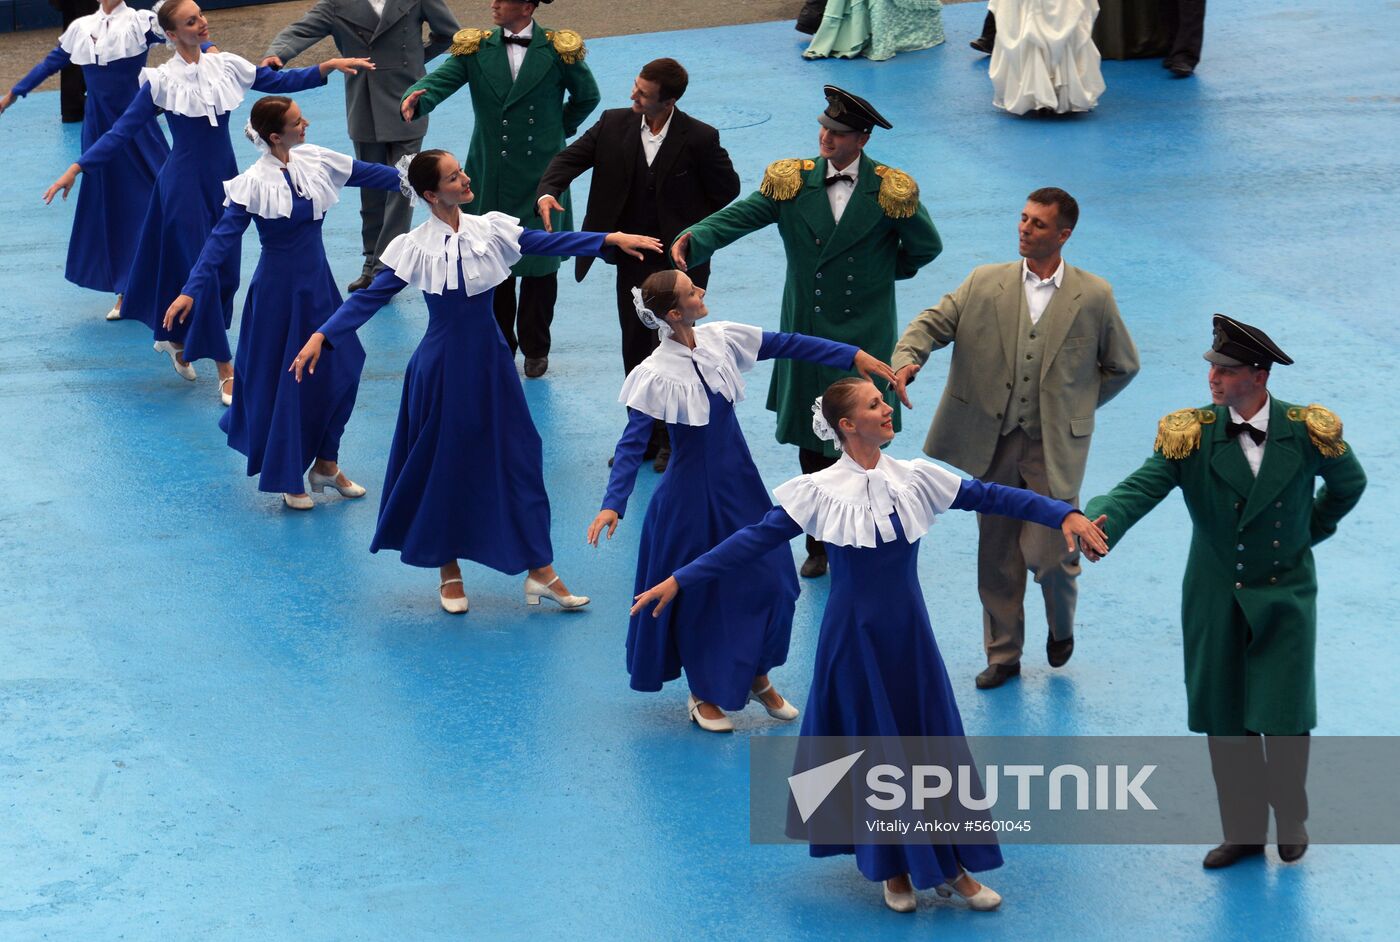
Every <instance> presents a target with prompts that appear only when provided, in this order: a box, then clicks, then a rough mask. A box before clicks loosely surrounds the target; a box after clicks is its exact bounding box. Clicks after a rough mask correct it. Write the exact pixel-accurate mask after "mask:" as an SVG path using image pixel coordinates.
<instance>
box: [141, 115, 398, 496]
mask: <svg viewBox="0 0 1400 942" xmlns="http://www.w3.org/2000/svg"><path fill="white" fill-rule="evenodd" d="M309 126H310V122H308V121H307V120H306V119H305V118H304V117H303V116H302V113H301V108H300V107H298V106H297V104H296V102H294V101H292V100H291V99H290V98H284V97H283V96H281V95H269V96H267V97H266V98H262V99H259V100H258V102H257V103H256V104H254V105H253V109H252V112H251V117H250V118H249V120H248V125H247V127H246V128H244V134H246V135H247V136H248V138H249V140H251V141H252V142H253V144H254V145H255V146H256V147H257V148H258V150H259V151H260V152H261V153H262V156H261V157H259V158H258V159H257V161H256V162H254V164H253V165H252V166H251V167H249V168H248V169H247V170H245V171H244V172H243V173H240V174H239V175H238V176H236V177H234V178H233V179H232V180H228V181H226V182H225V183H224V192H225V193H226V194H228V195H227V197H226V198H225V200H224V203H225V205H226V207H227V208H226V209H225V210H224V216H223V218H222V219H220V220H219V224H218V225H217V226H215V227H214V231H213V232H211V233H210V234H209V239H208V241H207V242H205V243H204V250H203V251H202V252H200V253H199V260H198V261H197V262H196V263H195V266H194V268H193V269H192V270H191V271H190V277H189V280H188V281H186V282H185V288H184V290H183V291H182V292H181V294H180V296H179V297H178V298H176V299H175V301H174V303H172V304H171V305H170V309H169V310H168V311H167V312H166V314H165V328H166V330H170V329H172V328H173V327H174V326H175V324H176V323H178V322H181V321H183V320H185V318H186V317H188V316H190V315H191V309H192V308H194V304H195V298H197V297H205V298H208V297H211V296H212V292H210V290H209V284H210V281H211V279H213V278H214V277H216V276H215V274H214V273H215V272H216V271H218V269H219V268H220V266H221V265H223V263H224V260H225V259H227V258H228V257H229V256H230V255H237V254H238V252H239V248H240V246H241V245H242V242H243V233H244V232H245V231H247V229H248V224H249V222H253V221H256V224H257V228H258V240H259V242H260V243H261V244H262V255H261V256H260V257H259V258H258V267H257V270H256V271H254V272H253V279H252V282H251V283H250V284H249V285H248V296H247V298H246V299H245V300H244V302H243V319H242V326H241V328H240V330H239V332H238V357H237V359H236V360H235V361H234V375H235V377H236V381H235V382H234V384H233V405H232V406H230V407H229V410H228V411H227V412H225V413H224V414H223V416H222V417H220V419H219V427H220V428H221V429H223V430H224V433H225V434H226V435H227V436H228V444H229V447H230V448H233V449H235V450H236V451H239V452H242V453H243V454H244V455H246V456H247V458H248V475H249V476H250V477H251V476H252V475H255V474H256V475H259V477H258V489H259V490H262V491H267V492H269V493H273V494H275V493H278V492H280V493H281V494H282V500H283V502H284V503H285V504H286V505H287V506H288V507H291V508H293V509H294V510H310V509H311V508H312V507H313V506H314V504H312V502H311V496H310V495H309V494H308V493H306V486H305V483H304V481H303V475H305V474H306V472H307V469H308V468H310V471H311V476H310V480H311V490H313V491H316V492H317V493H320V492H321V491H324V490H325V489H326V488H327V487H331V488H334V489H335V490H336V491H338V492H340V494H341V495H342V496H344V497H363V496H364V494H365V489H364V488H363V487H361V486H360V485H358V484H356V483H355V482H354V481H352V480H350V479H349V478H348V477H346V476H345V474H344V473H343V472H341V470H340V467H339V465H338V463H337V457H338V454H339V449H340V436H341V434H342V433H343V432H344V431H345V423H346V421H347V420H348V419H349V418H350V412H351V410H352V409H353V408H354V407H355V393H356V391H357V390H358V389H359V385H360V370H361V369H362V368H363V367H364V363H365V351H364V348H363V347H361V346H360V342H359V340H357V339H356V338H355V337H353V336H351V337H350V338H348V339H347V340H346V342H345V343H344V344H342V345H341V346H340V347H339V348H338V349H337V350H336V351H335V352H334V354H331V355H328V356H327V357H326V358H325V359H324V360H323V361H322V362H321V368H320V371H319V372H318V374H317V375H316V376H315V377H314V378H313V379H311V380H310V381H309V382H307V383H304V384H299V383H297V382H296V379H295V378H294V377H293V376H292V375H291V374H290V373H288V372H287V364H288V363H289V362H291V359H292V357H294V356H295V355H296V353H297V351H298V350H300V349H301V347H302V345H303V344H304V343H306V340H307V338H308V337H310V336H311V334H312V333H313V332H314V331H315V330H316V328H317V327H319V326H320V325H321V324H322V322H324V321H325V320H326V318H327V317H329V316H330V315H331V314H332V313H334V312H335V310H336V308H338V307H340V303H341V297H340V291H339V290H338V289H337V288H336V285H335V279H334V278H333V277H331V268H330V263H329V262H328V261H327V260H326V248H325V245H324V243H322V241H321V225H322V223H323V222H324V221H325V213H326V210H327V209H329V208H330V207H331V206H333V205H335V204H336V202H338V201H339V199H340V195H339V193H340V189H341V187H345V186H357V187H371V188H374V189H379V190H393V191H395V192H397V191H398V189H399V186H400V181H399V172H398V171H397V170H395V169H394V168H393V167H385V166H383V165H381V164H370V163H364V162H363V161H359V160H355V159H354V158H352V157H347V156H345V155H344V154H338V153H336V152H335V151H332V150H327V149H325V148H324V147H317V146H316V145H314V144H307V143H306V129H307V128H308V127H309ZM193 316H194V317H195V318H199V317H201V316H204V317H215V318H222V317H223V312H222V311H221V310H220V309H218V308H216V307H214V306H213V305H212V304H211V305H206V306H205V307H204V309H202V310H194V312H193ZM195 329H196V330H197V328H195Z"/></svg>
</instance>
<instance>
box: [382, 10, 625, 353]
mask: <svg viewBox="0 0 1400 942" xmlns="http://www.w3.org/2000/svg"><path fill="white" fill-rule="evenodd" d="M542 2H544V3H549V2H550V0H542ZM538 6H539V4H538V3H535V2H533V0H528V2H526V0H492V3H491V18H492V21H493V22H494V23H495V24H496V25H495V28H494V29H489V30H484V29H464V30H462V31H461V32H459V33H458V34H457V35H456V36H454V37H453V39H452V48H451V49H450V50H449V52H450V53H451V55H450V56H449V58H448V59H447V61H446V62H444V63H443V64H442V65H440V66H438V67H437V68H436V69H434V70H433V72H432V73H431V74H430V75H428V76H427V77H425V78H423V79H421V80H419V81H418V82H417V83H415V84H414V85H413V87H412V88H410V89H409V90H408V92H407V93H406V94H405V95H404V98H403V117H404V120H411V119H413V118H415V117H418V116H422V115H425V114H428V113H429V112H430V111H432V110H433V109H434V108H436V107H437V106H438V105H440V104H442V102H443V101H444V100H446V99H447V98H448V97H449V96H450V95H451V94H452V93H453V92H455V91H457V89H459V88H461V87H462V86H463V85H467V84H470V85H471V96H472V111H473V112H474V113H475V115H476V124H475V126H474V127H473V128H472V140H471V146H470V147H469V148H468V150H467V167H466V170H467V176H469V177H471V179H472V188H473V189H474V190H475V191H476V199H475V200H473V201H472V203H471V204H470V205H468V206H466V207H464V209H465V210H466V211H468V212H472V213H476V214H478V215H481V214H483V213H488V212H492V211H496V212H502V213H506V214H507V215H510V216H514V217H516V218H517V219H519V220H520V224H521V225H522V226H527V227H529V228H531V229H538V228H541V227H542V226H543V221H542V220H541V219H540V217H539V215H538V214H537V213H536V212H535V191H536V189H538V187H539V183H540V177H541V176H542V175H543V174H544V171H545V168H546V167H548V166H549V162H550V161H551V160H552V159H553V158H554V155H555V154H557V153H559V152H560V151H561V150H563V149H564V139H565V138H568V137H572V136H573V135H574V134H577V133H578V129H579V125H580V124H582V123H583V119H584V118H586V117H588V116H589V114H591V113H592V112H593V109H594V108H596V107H598V102H600V101H601V100H602V97H603V96H602V95H600V94H599V92H598V83H597V82H596V81H594V80H593V73H592V71H590V70H589V68H588V66H587V65H585V64H584V61H583V57H584V55H585V54H586V52H587V50H585V49H584V46H583V37H582V36H580V35H579V34H578V33H576V32H574V31H573V30H571V29H559V30H552V29H546V28H545V27H543V26H541V25H540V24H539V23H536V22H535V8H536V7H538ZM561 203H562V206H563V207H564V208H563V212H560V213H558V214H557V215H555V216H554V218H553V219H552V220H551V222H552V224H553V226H554V228H555V229H571V228H573V227H572V225H571V220H570V214H569V195H568V193H567V192H565V193H564V194H563V198H562V201H561ZM558 276H559V259H558V258H550V257H545V256H538V255H532V256H527V257H526V258H523V259H521V260H520V261H519V262H517V263H516V264H515V266H514V267H513V268H512V269H511V277H510V278H508V279H507V280H506V281H504V282H502V283H501V284H500V285H497V286H496V296H495V302H494V303H495V313H496V323H497V324H499V325H500V328H501V333H502V334H503V335H504V336H505V339H506V343H508V344H510V349H511V351H512V352H514V351H515V350H517V349H518V350H520V351H522V352H523V353H524V354H525V375H526V376H527V377H529V378H530V379H536V378H538V377H541V376H543V375H544V374H545V371H546V370H547V369H549V325H550V324H551V323H552V322H553V321H554V302H555V299H556V298H557V297H558V295H559V277H558ZM516 278H519V279H520V302H519V306H518V307H517V304H516V298H515V280H516Z"/></svg>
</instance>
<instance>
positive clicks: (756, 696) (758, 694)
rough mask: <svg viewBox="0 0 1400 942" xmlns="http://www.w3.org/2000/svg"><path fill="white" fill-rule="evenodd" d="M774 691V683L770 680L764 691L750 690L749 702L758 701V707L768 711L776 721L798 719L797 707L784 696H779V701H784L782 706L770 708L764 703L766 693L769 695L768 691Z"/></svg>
mask: <svg viewBox="0 0 1400 942" xmlns="http://www.w3.org/2000/svg"><path fill="white" fill-rule="evenodd" d="M772 689H773V682H772V681H771V680H770V681H769V682H768V686H766V687H764V688H763V689H762V690H750V691H749V700H751V701H757V702H758V705H759V706H761V707H763V709H765V710H767V711H768V715H769V716H771V717H773V719H775V720H795V719H797V707H795V706H793V705H792V704H791V703H788V702H787V700H785V699H784V698H783V695H782V694H778V699H779V700H782V701H783V703H782V706H776V707H770V706H769V705H768V704H767V703H764V702H763V695H764V694H765V693H768V691H770V690H772Z"/></svg>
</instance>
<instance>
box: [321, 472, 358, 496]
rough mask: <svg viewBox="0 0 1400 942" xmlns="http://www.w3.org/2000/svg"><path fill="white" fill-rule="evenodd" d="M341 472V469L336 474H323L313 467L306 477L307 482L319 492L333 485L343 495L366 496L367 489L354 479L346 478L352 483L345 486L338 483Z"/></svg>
mask: <svg viewBox="0 0 1400 942" xmlns="http://www.w3.org/2000/svg"><path fill="white" fill-rule="evenodd" d="M340 474H341V472H340V471H336V473H335V474H321V473H320V472H319V471H317V470H316V469H315V468H312V469H311V473H310V474H308V475H307V476H306V479H307V482H308V483H309V484H310V485H311V489H312V490H313V491H315V492H316V493H317V494H320V493H322V492H324V491H325V489H326V488H328V487H331V488H335V490H336V492H337V493H339V494H340V496H341V497H364V496H365V489H364V488H363V487H361V486H360V485H358V484H356V483H355V482H354V481H350V479H349V478H346V479H345V480H347V481H350V483H349V484H347V485H345V486H343V487H342V486H341V485H340V484H338V483H336V479H337V478H339V477H340Z"/></svg>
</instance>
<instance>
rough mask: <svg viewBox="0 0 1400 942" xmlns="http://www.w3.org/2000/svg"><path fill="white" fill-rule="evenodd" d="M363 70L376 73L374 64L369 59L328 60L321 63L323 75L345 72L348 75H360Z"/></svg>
mask: <svg viewBox="0 0 1400 942" xmlns="http://www.w3.org/2000/svg"><path fill="white" fill-rule="evenodd" d="M361 69H367V70H369V71H370V72H373V71H374V63H373V62H372V61H371V60H369V59H327V60H326V61H325V62H322V63H321V74H322V75H330V74H331V73H332V72H344V73H345V74H346V75H359V74H360V70H361Z"/></svg>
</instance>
